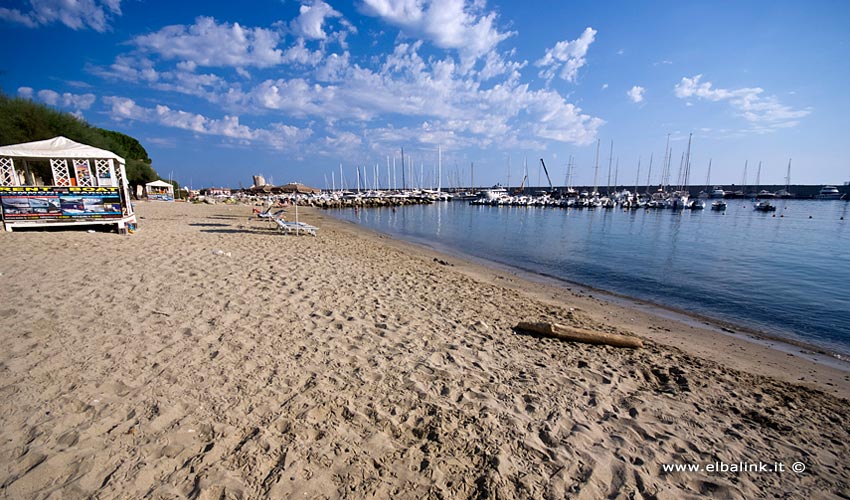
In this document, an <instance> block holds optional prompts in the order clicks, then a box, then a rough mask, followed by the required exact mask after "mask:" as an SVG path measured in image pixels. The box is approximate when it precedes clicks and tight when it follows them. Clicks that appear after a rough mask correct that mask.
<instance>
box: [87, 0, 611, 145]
mask: <svg viewBox="0 0 850 500" xmlns="http://www.w3.org/2000/svg"><path fill="white" fill-rule="evenodd" d="M323 5H324V4H323V3H321V2H317V1H314V2H312V3H305V4H304V5H303V6H302V9H301V14H299V16H297V17H296V18H295V19H292V20H286V21H280V22H274V23H272V24H271V27H270V28H269V29H265V28H261V27H245V26H240V25H238V24H229V23H224V22H220V21H216V20H214V19H211V18H203V17H201V18H198V19H197V20H196V21H195V22H194V24H192V25H185V26H168V27H165V28H162V29H160V30H158V31H156V32H154V33H151V34H148V35H144V36H140V37H137V38H134V39H133V40H132V43H133V44H134V45H135V47H136V48H137V50H134V51H132V52H128V53H125V54H122V55H120V56H118V57H116V59H115V62H114V64H112V65H111V66H109V67H106V68H89V69H90V71H92V72H94V73H95V74H98V75H100V76H104V77H108V78H111V79H119V80H122V81H127V82H132V83H133V84H136V85H139V86H142V87H145V88H149V89H155V90H165V91H171V92H178V93H181V94H187V95H192V96H196V97H199V98H201V99H204V100H206V101H207V102H209V103H210V104H212V105H214V106H218V107H219V108H220V109H222V114H223V115H224V116H223V117H218V118H210V117H208V116H205V115H204V114H199V113H196V112H193V111H195V110H192V109H191V108H186V109H182V110H180V109H173V108H172V107H168V106H158V107H146V106H140V105H139V104H137V103H136V102H135V101H133V100H132V99H127V98H126V97H123V98H122V97H115V96H113V97H110V98H107V99H102V100H101V102H103V103H105V104H106V105H107V106H108V107H111V108H112V109H111V113H112V115H113V116H114V117H116V119H123V120H138V121H144V122H147V123H154V124H159V125H161V126H166V127H171V128H177V129H182V130H189V131H191V132H192V133H195V134H201V135H209V136H218V137H225V138H228V139H232V140H233V141H235V142H238V143H244V144H247V143H250V144H260V143H263V144H268V145H271V146H272V147H276V148H282V147H284V146H283V144H284V143H287V144H289V143H298V144H301V145H302V146H304V147H305V148H312V150H313V152H314V153H316V152H318V151H320V150H322V149H323V148H325V149H326V150H327V151H328V152H329V154H331V153H333V154H342V155H343V156H347V157H348V156H351V155H352V154H353V153H354V151H355V150H357V151H358V152H359V153H360V154H361V155H366V154H368V151H378V150H380V149H381V148H387V147H390V148H392V147H397V145H398V144H414V143H420V144H443V145H445V146H449V147H452V146H453V147H457V148H461V147H470V146H471V147H480V148H515V147H523V148H533V149H543V148H545V147H546V146H547V144H548V143H549V142H550V141H553V142H565V143H573V144H589V143H591V142H593V141H595V140H596V134H597V132H598V129H599V127H601V125H602V124H603V123H604V121H603V120H601V119H600V118H597V117H594V116H590V115H588V114H586V113H584V112H583V111H582V110H581V109H580V108H579V107H578V106H576V105H575V104H574V103H570V102H569V101H568V100H567V98H565V97H564V96H563V95H561V94H560V93H559V92H557V91H555V90H552V89H548V88H546V89H539V90H532V89H530V88H529V85H528V84H527V83H523V81H522V80H523V75H522V74H521V70H522V69H523V68H524V67H525V66H526V65H527V62H526V61H524V60H516V53H515V52H514V51H506V52H502V53H499V52H498V51H496V50H495V49H494V47H495V45H496V44H497V43H498V41H499V40H501V39H504V37H506V36H509V34H505V33H501V32H500V31H499V30H497V29H496V28H495V27H494V26H495V23H494V20H495V14H494V13H489V14H488V13H486V12H484V10H483V8H484V5H483V2H481V1H476V2H475V3H474V4H472V5H466V4H464V2H462V1H454V0H451V1H450V0H431V1H429V0H416V1H412V2H403V1H392V0H369V1H368V3H367V4H366V5H364V6H362V8H363V9H372V11H371V12H372V15H375V16H379V17H381V18H383V19H385V20H386V21H387V22H388V23H390V24H394V25H397V26H399V27H401V30H402V31H404V32H405V33H406V34H408V35H413V34H418V35H421V36H422V37H423V38H422V39H417V40H410V39H409V38H407V37H401V38H397V39H396V44H395V46H394V48H393V50H392V51H391V52H389V53H383V54H375V55H373V56H372V57H370V58H368V59H367V58H363V57H358V55H357V54H351V53H349V51H348V49H347V48H346V47H345V46H343V45H342V44H340V49H342V50H338V51H337V52H333V51H331V50H330V49H329V46H330V45H332V44H333V43H334V41H335V40H338V39H339V37H338V36H337V34H338V33H339V32H333V31H332V29H331V28H330V26H331V25H330V23H329V20H330V19H331V18H333V22H334V23H338V24H342V25H343V26H345V23H344V19H342V18H339V17H335V16H336V15H337V14H335V13H331V12H330V11H328V10H327V9H326V8H325V7H323ZM440 6H449V7H453V8H455V10H450V12H453V13H454V15H453V16H451V19H448V18H444V17H441V16H443V13H441V12H438V11H437V10H435V9H438V7H440ZM314 9H318V10H316V11H315V12H314ZM331 10H332V9H331ZM311 13H312V14H311ZM311 16H315V17H311ZM488 19H489V21H488ZM308 20H309V21H310V22H308ZM437 20H443V21H444V23H448V26H446V25H444V24H441V23H438V22H437ZM441 22H442V21H441ZM488 22H489V24H488ZM296 28H297V29H296ZM429 30H430V31H429ZM476 30H483V32H484V33H485V34H488V35H489V36H485V37H484V40H485V41H484V42H481V43H480V44H479V45H475V43H478V42H475V43H473V42H474V41H475V40H478V39H476V38H475V37H476V36H477V33H478V31H476ZM588 30H589V31H588ZM588 30H585V32H584V34H583V35H582V36H581V37H580V38H579V39H578V40H575V41H573V42H565V44H566V45H565V44H560V45H559V46H557V47H556V48H553V49H551V50H550V51H549V52H550V53H549V54H548V56H547V58H548V59H547V58H544V59H546V64H547V68H548V69H550V70H551V71H554V72H559V73H562V74H563V75H564V77H565V78H567V77H569V78H575V75H576V72H577V71H578V70H579V68H581V67H582V66H583V65H584V55H585V54H586V52H587V46H589V44H590V43H592V40H593V37H594V36H595V33H596V32H595V31H594V30H592V29H591V28H588ZM319 31H322V32H323V33H325V35H326V38H324V39H321V38H319V35H320V32H319ZM346 32H347V33H356V30H354V29H353V28H346ZM284 33H286V34H288V35H289V43H288V46H286V45H285V44H284V43H283V42H284V36H285V35H284ZM391 36H392V35H391ZM335 37H336V38H335ZM473 39H475V40H473ZM487 40H489V42H487ZM467 42H469V43H467ZM479 42H480V40H479ZM429 43H430V44H431V45H437V46H445V47H447V48H451V47H456V48H457V53H451V52H446V53H443V54H442V56H439V55H433V54H434V52H433V51H432V50H429V51H428V52H429V54H431V55H430V56H423V55H422V54H423V53H424V52H425V51H426V49H425V48H423V47H424V46H425V45H426V44H429ZM467 46H469V47H472V48H473V50H472V51H471V52H470V51H468V50H467ZM579 46H582V47H583V48H580V47H579ZM475 47H478V48H477V49H475ZM485 48H486V49H487V50H486V51H484V52H481V51H483V50H485ZM478 53H480V54H479V55H477V56H476V58H475V60H474V61H473V62H474V64H473V65H472V66H470V64H469V59H468V58H469V57H472V56H470V54H478ZM221 68H224V69H226V70H227V71H221ZM269 68H273V69H272V70H271V71H269ZM247 69H250V70H251V72H250V73H248V71H246V70H247ZM233 70H235V72H236V73H241V74H242V77H241V78H237V77H236V76H235V75H234V74H233V73H234V71H233ZM187 102H192V101H187ZM276 116H286V117H287V118H286V121H290V120H296V123H298V124H299V125H300V127H301V128H299V127H297V126H294V125H293V124H281V123H273V124H270V125H269V124H268V122H269V121H274V120H275V118H274V117H276ZM246 117H251V119H252V120H256V123H251V122H247V123H246V120H247V118H246ZM240 118H241V119H240ZM389 123H392V125H390V124H389ZM259 124H262V125H259ZM314 129H316V130H320V132H314ZM307 150H308V149H304V151H307ZM349 153H351V154H349Z"/></svg>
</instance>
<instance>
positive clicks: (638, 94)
mask: <svg viewBox="0 0 850 500" xmlns="http://www.w3.org/2000/svg"><path fill="white" fill-rule="evenodd" d="M645 92H646V89H645V88H643V87H641V86H638V85H635V86H634V87H632V88H631V89H629V91H628V92H626V95H627V96H629V99H631V100H632V102H634V103H641V102H643V94H644V93H645Z"/></svg>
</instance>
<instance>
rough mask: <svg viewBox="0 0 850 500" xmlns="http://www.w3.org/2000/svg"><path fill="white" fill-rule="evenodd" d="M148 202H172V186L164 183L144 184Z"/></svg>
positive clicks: (159, 181)
mask: <svg viewBox="0 0 850 500" xmlns="http://www.w3.org/2000/svg"><path fill="white" fill-rule="evenodd" d="M145 191H146V192H147V196H148V199H149V200H163V201H174V185H173V184H171V183H170V182H165V181H161V180H158V181H153V182H148V183H147V184H145Z"/></svg>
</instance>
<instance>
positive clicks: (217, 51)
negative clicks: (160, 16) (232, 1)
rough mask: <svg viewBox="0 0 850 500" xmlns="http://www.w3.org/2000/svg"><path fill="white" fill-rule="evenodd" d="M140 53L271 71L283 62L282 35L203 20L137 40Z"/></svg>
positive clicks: (220, 65) (213, 65) (210, 19)
mask: <svg viewBox="0 0 850 500" xmlns="http://www.w3.org/2000/svg"><path fill="white" fill-rule="evenodd" d="M132 42H133V44H135V45H136V46H137V47H138V48H139V49H141V50H143V51H147V52H151V53H153V54H157V55H158V56H159V57H161V58H163V59H166V60H177V61H181V62H187V63H192V64H195V65H197V66H207V67H237V68H246V67H258V68H268V67H271V66H275V65H278V64H280V63H281V62H282V60H283V50H281V49H279V48H278V43H279V42H280V34H279V33H278V32H277V31H274V30H269V29H264V28H246V27H243V26H241V25H239V23H233V24H230V23H221V24H219V23H217V22H216V20H215V19H213V18H211V17H199V18H197V19H196V20H195V24H192V25H190V26H185V25H172V26H166V27H165V28H162V29H161V30H159V31H157V32H155V33H151V34H148V35H142V36H137V37H136V38H134V39H133V41H132Z"/></svg>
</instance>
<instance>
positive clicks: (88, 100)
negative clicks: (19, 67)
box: [18, 87, 97, 116]
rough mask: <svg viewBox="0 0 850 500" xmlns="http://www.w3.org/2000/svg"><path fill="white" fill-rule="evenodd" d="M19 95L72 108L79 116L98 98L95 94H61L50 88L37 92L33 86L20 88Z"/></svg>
mask: <svg viewBox="0 0 850 500" xmlns="http://www.w3.org/2000/svg"><path fill="white" fill-rule="evenodd" d="M18 96H19V97H22V98H24V99H36V98H37V99H38V100H39V101H41V102H43V103H45V104H47V105H49V106H54V107H57V108H65V109H70V110H72V111H73V112H74V113H75V114H77V116H80V112H81V111H85V110H88V109H89V108H91V107H92V105H93V104H94V103H95V101H96V100H97V98H96V97H95V95H94V94H89V93H86V94H72V93H70V92H64V93H62V94H60V93H59V92H56V91H55V90H50V89H43V90H39V91H38V92H36V91H35V90H34V89H33V88H32V87H20V88H18Z"/></svg>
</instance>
